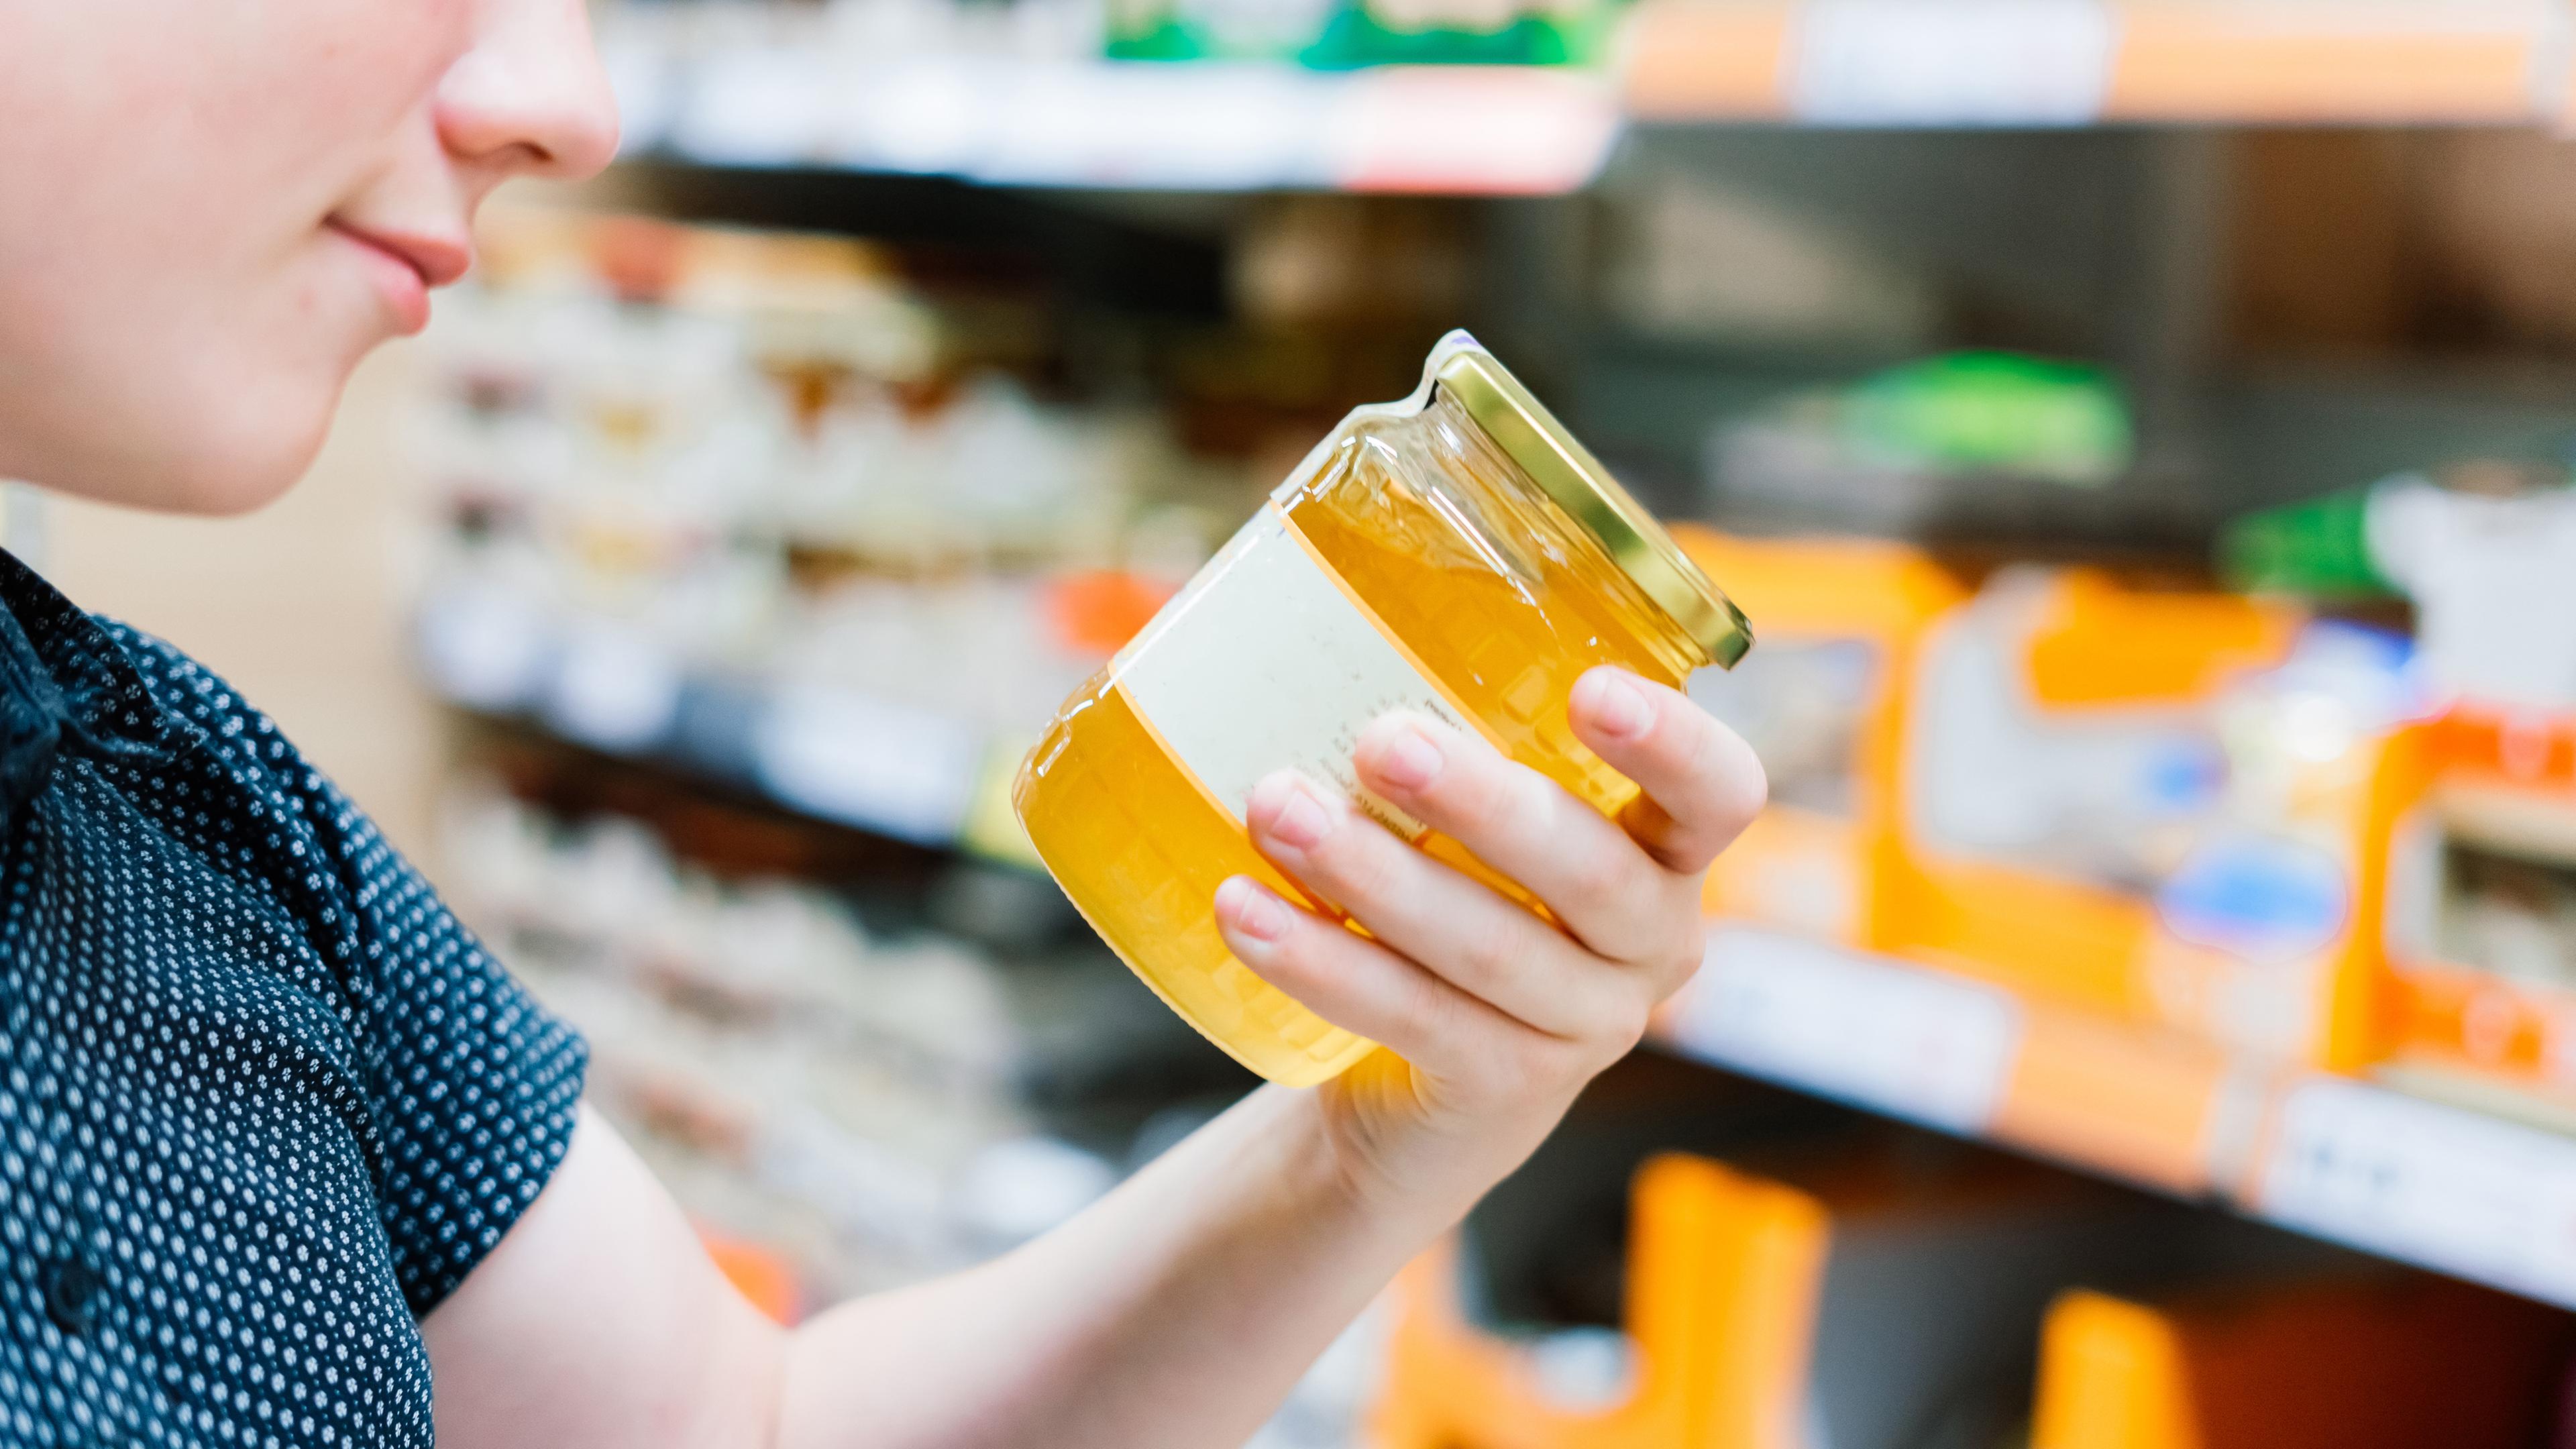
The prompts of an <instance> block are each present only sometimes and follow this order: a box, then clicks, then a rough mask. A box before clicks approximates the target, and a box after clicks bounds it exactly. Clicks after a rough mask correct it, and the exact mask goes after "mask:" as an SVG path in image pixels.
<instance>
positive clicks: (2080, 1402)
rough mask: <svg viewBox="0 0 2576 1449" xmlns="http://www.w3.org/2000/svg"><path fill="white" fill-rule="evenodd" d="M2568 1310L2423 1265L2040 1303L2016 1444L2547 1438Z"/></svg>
mask: <svg viewBox="0 0 2576 1449" xmlns="http://www.w3.org/2000/svg"><path fill="white" fill-rule="evenodd" d="M2569 1328H2570V1325H2569V1322H2568V1319H2567V1316H2566V1315H2565V1314H2563V1313H2555V1312H2552V1311H2550V1310H2548V1309H2546V1308H2542V1307H2540V1306H2538V1305H2536V1304H2532V1303H2529V1302H2525V1301H2523V1300H2520V1299H2515V1298H2508V1297H2505V1296H2504V1295H2502V1294H2498V1293H2492V1292H2488V1291H2486V1290H2484V1289H2478V1288H2471V1287H2468V1286H2466V1285H2464V1284H2459V1283H2451V1282H2445V1281H2443V1280H2440V1279H2436V1278H2431V1277H2428V1276H2425V1275H2421V1274H2411V1273H2410V1274H2404V1275H2402V1276H2401V1275H2385V1274H2382V1275H2374V1276H2370V1277H2362V1278H2352V1277H2348V1276H2347V1277H2343V1278H2325V1279H2312V1278H2301V1279H2293V1280H2291V1281H2288V1282H2283V1283H2268V1284H2263V1283H2257V1284H2243V1283H2224V1282H2222V1283H2219V1284H2215V1285H2213V1284H2202V1285H2199V1286H2197V1287H2193V1288H2188V1289H2184V1290H2180V1291H2167V1292H2163V1293H2158V1294H2154V1295H2150V1296H2149V1297H2147V1298H2146V1299H2144V1300H2143V1301H2133V1300H2131V1299H2128V1298H2120V1297H2113V1296H2111V1295H2109V1294H2104V1293H2097V1292H2089V1291H2078V1292H2074V1293H2069V1294H2067V1295H2066V1296H2065V1297H2064V1298H2061V1299H2059V1300H2058V1302H2057V1303H2056V1304H2055V1305H2054V1306H2052V1307H2051V1308H2050V1309H2049V1312H2048V1322H2047V1326H2046V1328H2045V1329H2044V1330H2043V1333H2042V1340H2041V1349H2040V1361H2039V1391H2038V1400H2037V1407H2036V1410H2035V1412H2034V1414H2033V1422H2032V1428H2031V1434H2030V1440H2029V1443H2030V1449H2412V1446H2415V1445H2424V1444H2443V1445H2453V1446H2458V1449H2518V1446H2524V1445H2536V1444H2544V1443H2545V1444H2562V1443H2565V1442H2566V1440H2565V1438H2564V1437H2563V1435H2564V1429H2565V1425H2564V1424H2563V1423H2561V1422H2558V1421H2559V1420H2560V1419H2561V1417H2562V1414H2563V1405H2562V1404H2560V1403H2559V1402H2557V1400H2559V1399H2560V1398H2562V1397H2563V1390H2562V1382H2561V1381H2562V1379H2563V1376H2564V1374H2565V1372H2566V1368H2567V1364H2568V1349H2569V1345H2570V1341H2571V1340H2570V1333H2569Z"/></svg>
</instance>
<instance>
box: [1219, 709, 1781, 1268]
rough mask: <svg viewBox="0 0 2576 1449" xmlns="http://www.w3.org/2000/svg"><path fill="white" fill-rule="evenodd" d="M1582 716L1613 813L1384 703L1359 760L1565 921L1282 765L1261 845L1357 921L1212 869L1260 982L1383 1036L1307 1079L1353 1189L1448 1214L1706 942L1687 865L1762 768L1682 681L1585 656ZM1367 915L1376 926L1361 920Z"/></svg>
mask: <svg viewBox="0 0 2576 1449" xmlns="http://www.w3.org/2000/svg"><path fill="white" fill-rule="evenodd" d="M1569 712H1570V716H1571V719H1572V722H1573V726H1574V732H1575V735H1576V737H1577V738H1579V739H1581V740H1582V741H1583V743H1584V744H1586V745H1588V746H1590V747H1591V748H1592V749H1593V751H1595V752H1596V753H1598V754H1599V755H1600V756H1601V758H1602V759H1603V760H1605V761H1607V762H1608V763H1609V764H1610V766H1611V767H1612V768H1614V769H1616V770H1618V771H1620V772H1621V773H1622V774H1625V775H1626V776H1628V778H1630V779H1632V780H1634V781H1636V782H1637V784H1638V785H1639V786H1640V787H1642V788H1643V790H1644V793H1643V794H1642V795H1640V796H1639V797H1638V798H1637V800H1636V801H1635V802H1634V803H1633V804H1631V805H1630V806H1629V807H1628V808H1627V809H1626V810H1625V811H1624V812H1622V815H1621V818H1620V819H1619V820H1618V821H1616V822H1613V821H1610V820H1607V819H1604V818H1603V817H1602V816H1601V814H1600V812H1598V811H1596V810H1594V809H1592V808H1591V807H1590V806H1588V805H1586V804H1584V803H1583V802H1582V801H1581V800H1579V799H1577V798H1575V797H1574V796H1573V795H1571V794H1569V793H1568V792H1567V791H1566V790H1564V789H1563V788H1562V787H1561V786H1559V785H1557V784H1556V783H1555V782H1554V781H1552V780H1549V779H1548V778H1547V777H1545V776H1543V775H1541V774H1539V773H1538V772H1537V771H1535V770H1532V769H1529V768H1528V767H1526V766H1523V765H1518V764H1514V763H1512V762H1511V761H1509V760H1507V759H1505V758H1503V757H1502V756H1501V755H1500V754H1498V753H1496V752H1495V750H1494V749H1493V747H1492V746H1491V745H1489V744H1487V743H1486V742H1485V741H1484V740H1483V739H1482V738H1479V737H1476V736H1472V735H1466V734H1461V733H1459V732H1457V731H1455V730H1452V729H1449V728H1447V727H1446V726H1443V725H1441V724H1439V723H1437V722H1435V721H1432V720H1428V719H1425V718H1422V717H1421V716H1418V715H1411V714H1399V715H1390V716H1388V717H1387V718H1385V719H1382V720H1379V721H1378V722H1377V723H1376V724H1374V725H1372V726H1371V727H1370V729H1369V730H1368V732H1367V733H1366V734H1365V735H1363V736H1362V737H1361V739H1360V744H1359V749H1358V751H1357V764H1358V767H1359V773H1360V778H1361V780H1362V781H1363V782H1364V783H1365V784H1367V786H1368V787H1369V788H1370V789H1371V790H1373V791H1375V792H1377V793H1378V794H1379V795H1381V796H1382V797H1384V798H1385V799H1386V800H1387V801H1388V802H1389V803H1391V804H1394V805H1396V806H1398V807H1400V808H1402V809H1403V810H1404V811H1405V812H1406V813H1408V814H1410V815H1412V816H1413V817H1414V818H1416V819H1418V820H1420V821H1422V822H1423V823H1424V824H1426V825H1428V826H1430V827H1431V828H1432V829H1434V830H1437V831H1439V832H1441V833H1443V834H1445V835H1448V836H1450V837H1452V838H1453V839H1455V840H1457V841H1458V842H1459V843H1460V844H1462V845H1464V846H1466V847H1467V849H1468V850H1470V851H1472V852H1474V854H1475V855H1476V857H1477V858H1478V859H1479V860H1482V861H1483V862H1485V863H1486V864H1488V865H1490V866H1492V867H1493V868H1494V869H1496V870H1497V871H1500V872H1501V873H1502V874H1503V875H1505V876H1508V877H1510V878H1511V879H1512V880H1514V881H1517V882H1518V883H1519V884H1520V885H1521V887H1522V888H1523V889H1525V890H1527V891H1528V892H1529V893H1530V894H1532V895H1534V896H1536V897H1537V898H1538V899H1539V900H1541V901H1543V902H1545V903H1546V905H1547V908H1548V910H1549V911H1550V912H1551V913H1553V914H1554V915H1555V917H1556V920H1557V922H1558V924H1556V925H1551V924H1549V923H1548V922H1547V921H1545V920H1543V919H1542V918H1540V917H1539V916H1538V915H1537V914H1536V913H1534V912H1532V911H1530V910H1528V909H1526V908H1525V907H1523V906H1521V905H1518V904H1516V903H1514V902H1513V901H1511V900H1509V899H1507V898H1506V897H1504V896H1502V895H1500V894H1498V893H1497V892H1495V891H1494V890H1492V889H1491V888H1489V887H1487V886H1485V885H1483V884H1481V883H1479V882H1477V881H1474V880H1471V879H1469V878H1468V877H1467V876H1465V875H1463V874H1461V873H1459V872H1458V871H1456V870H1453V869H1451V868H1450V867H1448V866H1446V865H1443V864H1441V863H1440V862H1438V861H1435V860H1433V859H1432V858H1431V857H1430V856H1428V855H1426V854H1424V853H1423V852H1421V851H1419V850H1416V849H1414V848H1413V847H1412V846H1411V845H1409V844H1407V843H1406V842H1405V841H1403V840H1402V839H1400V838H1399V837H1397V836H1395V835H1393V834H1391V833H1390V832H1388V831H1387V830H1386V829H1385V828H1384V827H1382V826H1380V825H1378V824H1377V823H1376V822H1375V821H1373V820H1371V819H1369V818H1368V817H1367V816H1366V815H1363V814H1361V813H1360V812H1359V811H1358V810H1357V809H1356V808H1354V807H1353V806H1352V805H1351V803H1350V802H1349V801H1348V800H1346V799H1344V798H1343V797H1342V796H1341V795H1340V794H1339V792H1337V791H1334V790H1332V789H1329V788H1326V787H1324V786H1321V785H1318V784H1316V783H1315V782H1313V781H1312V780H1309V779H1307V778H1305V777H1304V776H1302V775H1299V774H1297V773H1295V772H1293V771H1283V772H1281V773H1279V774H1276V775H1273V776H1271V777H1270V778H1268V779H1266V780H1264V781H1262V782H1261V784H1260V786H1259V787H1258V788H1256V789H1255V790H1254V791H1253V794H1252V800H1251V808H1250V809H1249V811H1248V812H1247V814H1248V815H1249V817H1250V825H1251V831H1252V839H1253V843H1254V844H1255V845H1256V846H1258V847H1259V848H1260V850H1261V852H1262V853H1263V854H1264V855H1267V856H1268V857H1269V858H1270V859H1271V860H1272V861H1274V862H1275V863H1277V864H1278V866H1279V867H1280V869H1282V870H1283V871H1286V872H1287V873H1288V874H1290V875H1291V876H1294V877H1295V878H1296V879H1297V880H1298V881H1300V882H1302V883H1303V884H1304V885H1305V886H1306V887H1307V888H1308V889H1309V890H1312V891H1314V892H1315V893H1317V894H1318V895H1320V896H1323V897H1325V898H1326V899H1329V900H1331V901H1332V902H1334V903H1335V904H1336V905H1339V906H1340V907H1341V908H1342V909H1344V910H1346V911H1348V912H1349V913H1350V914H1351V916H1352V917H1353V918H1354V919H1356V920H1358V921H1359V922H1360V923H1361V924H1363V925H1365V926H1367V927H1368V930H1369V933H1370V936H1369V937H1364V936H1361V935H1359V934H1357V933H1356V932H1353V931H1349V930H1346V929H1344V928H1343V927H1342V926H1340V925H1338V924H1336V923H1334V922H1332V921H1330V920H1327V919H1324V918H1322V917H1320V916H1317V915H1315V914H1314V913H1312V912H1310V911H1308V910H1306V909H1304V908H1302V907H1300V906H1298V905H1296V904H1294V903H1292V902H1289V901H1286V900H1283V899H1281V898H1280V897H1279V896H1278V895H1276V894H1275V893H1273V892H1271V891H1270V890H1268V889H1266V888H1265V887H1263V886H1262V885H1260V884H1259V883H1258V882H1255V881H1253V880H1251V879H1249V878H1247V877H1243V876H1236V877H1234V878H1232V879H1230V880H1228V881H1226V882H1225V884H1224V885H1223V886H1221V887H1220V888H1219V889H1218V891H1217V897H1216V915H1217V924H1218V927H1219V929H1221V930H1222V931H1223V932H1224V934H1225V940H1226V944H1227V945H1228V946H1229V947H1230V948H1232V950H1233V951H1234V954H1235V956H1236V957H1237V958H1238V959H1240V960H1241V961H1242V962H1243V963H1244V965H1246V966H1248V967H1250V968H1251V969H1252V970H1253V971H1254V972H1256V973H1258V974H1259V975H1260V976H1261V977H1262V978H1263V979H1264V980H1267V981H1269V982H1270V983H1272V984H1273V985H1275V986H1277V987H1278V988H1279V989H1280V990H1282V991H1285V992H1287V993H1288V994H1289V995H1291V996H1294V997H1296V998H1297V999H1298V1000H1299V1001H1301V1002H1304V1003H1305V1004H1306V1005H1307V1006H1308V1007H1309V1008H1310V1009H1312V1010H1313V1011H1315V1012H1316V1013H1317V1014H1319V1015H1321V1016H1323V1017H1324V1018H1325V1019H1327V1020H1329V1021H1331V1022H1333V1023H1334V1024H1335V1025H1337V1026H1341V1027H1344V1028H1346V1029H1348V1030H1350V1031H1355V1032H1358V1033H1360V1034H1361V1035H1363V1036H1367V1037H1370V1038H1373V1039H1375V1040H1376V1041H1378V1042H1381V1043H1383V1044H1384V1045H1385V1046H1387V1047H1388V1048H1390V1050H1389V1051H1382V1052H1377V1053H1374V1054H1372V1055H1371V1056H1370V1057H1368V1058H1367V1059H1366V1060H1364V1061H1362V1062H1361V1063H1360V1064H1359V1065H1358V1066H1356V1067H1354V1068H1352V1069H1351V1070H1350V1071H1348V1072H1346V1073H1344V1074H1343V1075H1342V1076H1340V1077H1338V1078H1336V1079H1335V1080H1334V1081H1332V1082H1331V1083H1329V1084H1327V1085H1326V1086H1325V1087H1324V1088H1323V1089H1321V1090H1320V1091H1319V1092H1318V1093H1316V1094H1315V1096H1314V1099H1313V1100H1314V1104H1315V1107H1316V1109H1317V1110H1318V1111H1319V1112H1320V1113H1321V1114H1322V1118H1323V1120H1322V1123H1321V1126H1322V1128H1323V1133H1324V1141H1325V1142H1326V1143H1327V1144H1329V1147H1330V1149H1331V1151H1332V1152H1333V1153H1334V1154H1335V1159H1336V1161H1335V1167H1336V1171H1337V1173H1338V1175H1339V1177H1340V1178H1341V1180H1342V1181H1343V1182H1345V1183H1346V1184H1347V1185H1348V1187H1349V1188H1350V1190H1351V1191H1352V1192H1353V1193H1354V1194H1355V1195H1356V1196H1357V1198H1358V1200H1359V1201H1360V1202H1361V1203H1362V1204H1363V1205H1364V1206H1369V1207H1373V1208H1385V1209H1405V1210H1419V1211H1423V1212H1427V1213H1430V1214H1433V1215H1434V1216H1435V1217H1436V1218H1437V1220H1438V1221H1437V1222H1436V1223H1435V1224H1434V1226H1446V1224H1447V1223H1448V1222H1449V1221H1451V1220H1454V1218H1455V1217H1456V1216H1457V1215H1459V1214H1461V1213H1464V1212H1465V1211H1466V1209H1467V1208H1468V1207H1469V1206H1471V1205H1472V1204H1473V1203H1474V1202H1475V1200H1476V1199H1477V1198H1478V1197H1481V1196H1482V1195H1483V1194H1484V1192H1485V1190H1486V1189H1488V1188H1490V1187H1492V1186H1493V1185H1494V1184H1495V1183H1496V1182H1498V1181H1500V1180H1501V1179H1502V1177H1503V1176H1504V1175H1505V1174H1506V1173H1508V1172H1510V1171H1511V1170H1512V1169H1513V1168H1514V1167H1516V1166H1518V1165H1519V1164H1520V1163H1521V1162H1522V1161H1523V1160H1524V1159H1525V1158H1527V1157H1528V1155H1529V1154H1530V1153H1531V1152H1532V1151H1534V1150H1536V1148H1537V1146H1538V1144H1539V1142H1540V1141H1541V1140H1542V1139H1544V1138H1545V1137H1546V1135H1547V1134H1548V1132H1549V1131H1550V1130H1551V1129H1552V1128H1553V1127H1554V1126H1555V1125H1556V1122H1557V1120H1558V1119H1559V1118H1560V1117H1562V1116H1563V1115H1564V1113H1565V1110H1566V1108H1567V1107H1568V1106H1569V1105H1571V1104H1572V1102H1573V1100H1574V1097H1575V1095H1576V1093H1578V1092H1580V1091H1581V1090H1582V1089H1583V1086H1584V1084H1585V1083H1587V1082H1589V1081H1590V1080H1591V1079H1592V1078H1593V1077H1594V1076H1595V1075H1597V1074H1598V1073H1599V1072H1600V1071H1601V1070H1602V1069H1603V1068H1605V1067H1607V1066H1609V1065H1610V1064H1611V1063H1612V1062H1615V1061H1617V1060H1618V1059H1619V1058H1620V1057H1622V1056H1624V1055H1625V1054H1626V1053H1627V1052H1628V1051H1629V1049H1630V1048H1632V1047H1634V1046H1635V1045H1636V1044H1637V1041H1638V1039H1639V1038H1640V1037H1641V1036H1642V1035H1643V1034H1644V1032H1645V1029H1646V1021H1647V1016H1648V1014H1649V1013H1650V1012H1651V1011H1652V1010H1653V1009H1654V1007H1655V1006H1656V1004H1657V1003H1659V1002H1661V1001H1662V1000H1663V999H1664V998H1665V997H1667V996H1669V995H1671V994H1672V993H1673V991H1674V990H1676V989H1677V988H1679V987H1680V986H1681V984H1682V983H1683V982H1684V981H1686V980H1688V979H1689V977H1690V974H1691V973H1692V971H1694V970H1695V969H1697V967H1698V965H1699V960H1700V951H1701V941H1702V935H1703V930H1702V927H1701V923H1700V881H1701V877H1702V876H1703V875H1704V874H1706V872H1707V870H1708V866H1709V863H1710V862H1711V861H1712V860H1714V859H1716V857H1717V854H1718V852H1719V851H1720V850H1723V849H1724V848H1725V847H1726V846H1727V844H1728V843H1729V842H1731V841H1732V840H1733V839H1734V838H1735V836H1736V835H1737V833H1738V832H1740V831H1741V830H1743V828H1744V827H1745V825H1746V824H1748V823H1749V822H1750V821H1751V820H1752V818H1753V817H1754V815H1755V814H1756V813H1758V812H1759V811H1760V810H1761V808H1762V804H1763V797H1764V790H1765V786H1764V783H1763V778H1762V766H1761V764H1760V762H1759V761H1757V760H1756V759H1755V758H1754V755H1753V751H1752V750H1751V749H1750V748H1749V747H1748V746H1746V744H1745V743H1744V741H1743V740H1742V739H1740V738H1738V737H1737V736H1736V735H1735V733H1734V732H1733V731H1731V730H1729V729H1728V728H1727V727H1726V726H1724V725H1722V724H1720V723H1718V722H1717V721H1716V720H1715V719H1713V718H1711V717H1710V716H1709V715H1708V714H1707V713H1706V712H1705V711H1703V710H1701V709H1700V708H1699V707H1698V706H1696V705H1694V704H1692V703H1691V702H1690V700H1689V699H1688V698H1687V697H1685V696H1684V695H1682V694H1680V693H1679V692H1677V691H1675V690H1671V689H1667V688H1665V687H1663V686H1661V685H1658V684H1653V683H1650V682H1648V681H1646V680H1643V679H1640V678H1638V677H1637V676H1636V675H1633V674H1630V673H1628V672H1627V671H1625V670H1620V669H1613V668H1607V667H1605V668H1600V669H1594V670H1592V671H1591V672H1589V673H1587V674H1585V675H1584V676H1583V678H1582V679H1580V680H1578V681H1577V682H1576V684H1575V688H1574V696H1573V699H1572V701H1571V704H1570V711H1569ZM1370 937H1374V938H1375V939H1373V940H1372V939H1370Z"/></svg>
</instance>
